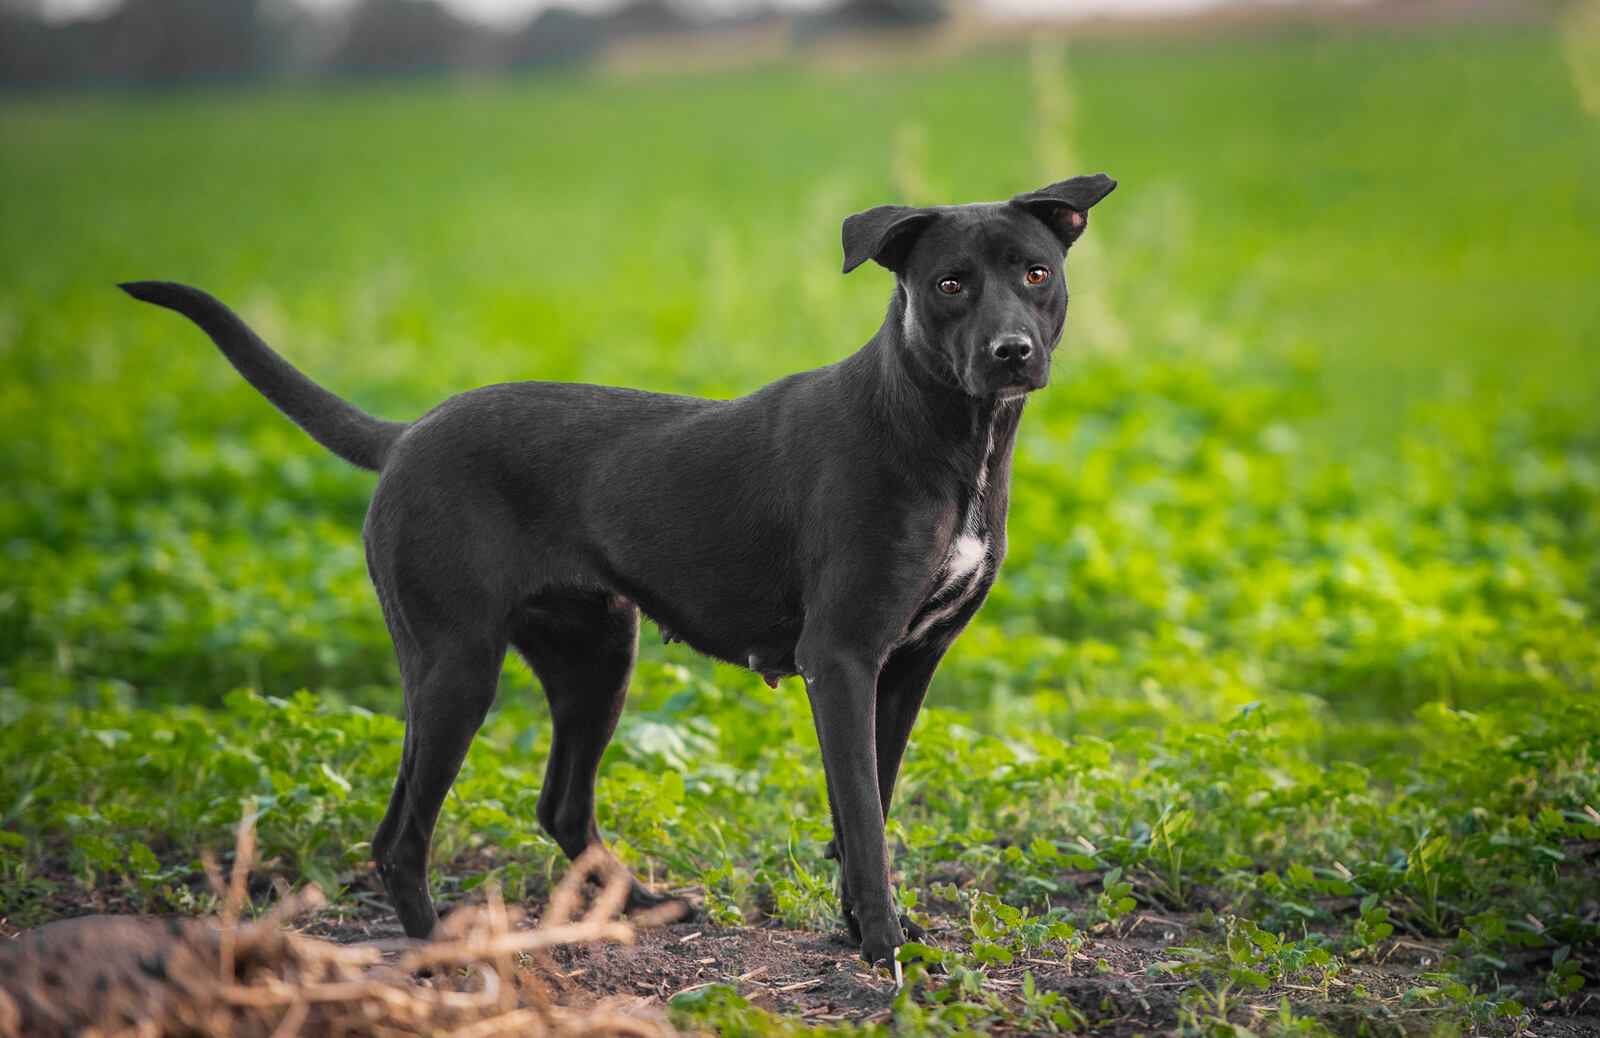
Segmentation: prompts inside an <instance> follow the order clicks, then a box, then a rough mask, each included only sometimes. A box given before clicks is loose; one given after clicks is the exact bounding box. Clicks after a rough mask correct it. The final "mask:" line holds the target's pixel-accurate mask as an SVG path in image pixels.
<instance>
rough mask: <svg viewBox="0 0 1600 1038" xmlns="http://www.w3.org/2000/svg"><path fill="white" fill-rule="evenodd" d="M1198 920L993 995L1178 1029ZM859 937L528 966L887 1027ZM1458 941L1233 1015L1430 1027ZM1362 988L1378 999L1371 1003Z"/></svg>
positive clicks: (678, 928) (635, 997)
mask: <svg viewBox="0 0 1600 1038" xmlns="http://www.w3.org/2000/svg"><path fill="white" fill-rule="evenodd" d="M369 907H370V908H373V909H376V908H379V907H380V906H379V905H378V904H377V903H376V899H373V903H370V904H367V903H364V904H363V910H362V911H361V912H360V913H359V915H356V916H345V917H343V918H340V919H332V918H324V919H321V920H318V921H316V922H314V923H312V924H311V925H309V926H307V927H306V928H305V931H306V932H307V933H309V934H312V935H314V936H320V937H325V938H327V939H330V940H337V941H340V942H341V943H355V942H366V941H378V942H381V943H383V944H385V945H388V944H390V943H393V942H398V941H399V940H400V939H401V937H402V935H401V932H400V930H399V928H398V927H397V926H396V925H394V923H393V921H392V917H391V916H387V914H386V913H385V914H378V913H376V912H375V913H374V914H373V915H371V916H368V915H367V909H368V908H369ZM931 919H932V922H933V926H932V927H931V928H930V929H929V933H928V939H929V941H930V942H931V943H933V944H936V945H938V946H940V947H944V948H959V947H963V941H962V938H961V933H962V930H963V928H962V927H960V926H958V924H957V921H956V920H954V919H952V918H950V917H948V916H939V915H934V916H932V917H931ZM527 925H533V920H532V919H530V920H529V922H528V924H527ZM1192 925H1193V917H1192V916H1183V915H1174V916H1167V915H1158V914H1154V913H1135V914H1134V915H1133V916H1131V917H1129V918H1128V919H1125V920H1123V922H1122V924H1121V926H1120V928H1119V930H1118V931H1117V933H1115V934H1110V933H1107V934H1102V935H1094V936H1091V937H1090V939H1089V940H1087V941H1086V942H1085V944H1084V945H1083V947H1082V949H1081V950H1080V951H1079V952H1078V954H1077V955H1076V957H1075V958H1074V959H1073V960H1072V961H1071V962H1070V963H1066V962H1062V961H1060V960H1059V959H1058V958H1038V959H1026V960H1022V959H1019V960H1018V961H1016V962H1014V963H1012V964H1011V965H1008V966H998V967H990V968H989V969H988V970H987V971H986V972H987V974H988V979H987V980H986V981H985V985H984V986H985V990H986V991H989V992H992V993H995V994H998V995H999V996H1000V997H1001V998H1003V999H1005V1000H1006V1001H1019V1000H1020V997H1021V991H1022V987H1023V978H1024V975H1025V974H1028V973H1031V974H1032V975H1033V980H1034V985H1035V987H1036V988H1037V989H1038V990H1040V991H1057V992H1061V993H1062V994H1063V995H1064V996H1065V998H1066V1000H1067V1001H1068V1002H1070V1003H1071V1005H1072V1006H1073V1008H1075V1009H1076V1010H1077V1011H1078V1012H1080V1013H1082V1014H1083V1015H1084V1017H1086V1018H1087V1020H1088V1028H1087V1032H1086V1033H1092V1034H1095V1035H1106V1036H1112V1038H1123V1036H1127V1038H1132V1036H1135V1035H1157V1034H1170V1033H1173V1032H1174V1030H1175V1029H1176V1028H1177V1027H1178V1024H1179V1014H1180V1010H1181V1006H1182V1000H1181V995H1182V992H1183V991H1184V990H1185V989H1186V988H1192V987H1193V986H1194V982H1193V981H1191V980H1186V979H1177V978H1174V977H1172V976H1170V975H1168V974H1163V973H1158V972H1152V971H1151V970H1150V967H1151V966H1152V965H1153V964H1154V963H1156V962H1158V961H1170V960H1171V959H1172V958H1173V956H1172V954H1171V953H1170V951H1169V949H1170V948H1171V947H1173V946H1174V945H1181V944H1184V943H1185V942H1186V941H1187V940H1189V939H1190V938H1189V936H1188V931H1189V929H1190V928H1191V926H1192ZM847 940H848V938H847V934H846V933H845V931H844V929H843V927H842V926H840V927H831V928H829V929H827V930H819V931H811V930H795V929H789V928H786V927H783V926H781V925H778V924H777V923H775V922H770V921H769V922H766V923H762V924H759V925H755V926H747V927H719V926H712V925H709V924H706V923H704V922H703V921H690V922H680V923H672V924H669V925H665V926H659V927H654V928H651V929H642V930H640V931H638V933H637V939H636V941H635V943H634V944H632V945H622V944H594V945H587V946H580V947H564V948H560V949H557V950H556V951H555V953H554V954H553V955H552V956H551V960H550V961H548V962H546V963H544V964H542V965H541V964H532V963H530V964H529V968H530V969H531V970H532V971H534V972H536V973H537V974H538V975H539V977H540V979H541V981H542V982H543V983H545V984H546V985H548V986H549V987H550V988H551V989H552V990H551V994H552V996H553V997H554V998H555V999H556V1000H557V1001H559V1002H562V1003H563V1004H568V1005H574V1006H581V1005H585V1004H605V1005H608V1006H612V1007H617V1008H622V1009H625V1010H626V1011H628V1012H630V1013H632V1014H636V1015H641V1016H647V1017H648V1016H653V1015H656V1014H664V1013H665V1010H666V1006H667V1003H668V1002H670V1001H671V999H672V998H673V997H674V996H676V995H679V994H682V993H685V992H691V991H696V990H700V989H702V988H705V987H708V986H710V985H712V984H727V985H731V986H733V987H734V988H735V989H736V990H737V991H738V993H739V994H740V995H742V996H743V997H744V998H745V999H747V1000H748V1001H749V1002H751V1003H752V1004H753V1005H755V1006H758V1007H760V1008H762V1009H766V1010H769V1011H772V1012H774V1013H779V1014H782V1015H785V1016H789V1017H796V1018H799V1019H801V1020H803V1021H805V1022H806V1023H811V1024H823V1023H841V1022H851V1023H884V1022H887V1021H888V1020H889V1019H890V1016H891V1007H892V1004H893V1001H894V994H895V989H894V980H893V978H892V977H890V976H889V974H888V972H887V971H886V970H881V969H880V970H879V971H877V972H874V971H871V970H868V969H867V967H866V965H865V964H864V963H862V962H861V960H860V959H859V958H858V957H857V956H856V953H855V949H854V948H852V947H851V946H850V945H849V944H848V943H847ZM1448 943H1449V942H1446V941H1424V940H1408V939H1404V940H1397V941H1392V942H1390V944H1389V946H1388V947H1387V948H1386V954H1385V955H1384V956H1383V957H1382V960H1381V961H1375V962H1363V963H1355V964H1351V965H1349V966H1348V967H1347V968H1346V970H1345V971H1344V972H1343V973H1342V974H1341V976H1340V977H1338V978H1336V979H1335V980H1334V981H1333V982H1332V983H1331V984H1330V986H1329V988H1328V991H1327V993H1326V995H1324V993H1323V992H1322V991H1321V990H1320V989H1316V988H1311V987H1300V986H1293V985H1277V986H1274V987H1272V988H1270V989H1268V990H1266V991H1261V992H1252V993H1250V994H1249V995H1248V996H1241V995H1237V994H1236V995H1235V996H1234V999H1235V1001H1234V1005H1235V1006H1236V1010H1235V1011H1234V1012H1233V1013H1230V1018H1231V1019H1233V1020H1234V1022H1236V1023H1246V1024H1247V1025H1248V1024H1249V1023H1250V1022H1252V1021H1258V1020H1261V1019H1263V1018H1265V1017H1267V1016H1269V1015H1276V1014H1277V1012H1278V1006H1279V1002H1280V1000H1281V999H1282V998H1285V997H1287V998H1288V999H1289V1001H1290V1004H1291V1005H1292V1006H1293V1007H1294V1009H1295V1011H1296V1013H1297V1014H1306V1015H1314V1016H1317V1017H1318V1018H1320V1019H1321V1020H1322V1021H1323V1022H1324V1023H1326V1024H1327V1025H1328V1026H1329V1027H1331V1028H1332V1029H1334V1030H1335V1031H1336V1032H1338V1033H1344V1034H1351V1035H1355V1034H1357V1033H1361V1034H1365V1035H1385V1034H1392V1035H1402V1034H1415V1033H1419V1032H1425V1031H1426V1030H1427V1029H1428V1027H1429V1025H1430V1024H1431V1022H1432V1020H1433V1019H1435V1018H1436V1016H1437V1014H1436V1013H1435V1012H1433V1011H1431V1010H1428V1009H1426V1008H1425V1007H1418V1006H1406V1005H1403V1004H1402V1003H1403V996H1404V994H1405V992H1406V991H1408V990H1409V989H1411V988H1413V987H1415V986H1418V985H1422V984H1427V983H1429V982H1428V981H1427V980H1425V979H1424V978H1423V975H1424V974H1426V973H1428V972H1430V971H1432V970H1435V969H1437V968H1438V963H1439V961H1440V958H1441V957H1442V955H1443V953H1444V951H1445V949H1446V947H1447V946H1448ZM1358 986H1359V987H1361V988H1363V989H1364V990H1365V992H1366V997H1364V998H1363V997H1360V996H1358V994H1357V992H1356V990H1355V989H1356V988H1357V987H1358ZM1547 1014H1548V1015H1542V1016H1541V1017H1540V1019H1539V1020H1537V1021H1536V1023H1535V1024H1534V1026H1533V1027H1532V1028H1530V1029H1529V1030H1527V1031H1524V1032H1522V1033H1523V1034H1526V1035H1531V1036H1550V1038H1580V1036H1590V1038H1593V1036H1600V996H1588V997H1585V996H1583V995H1580V996H1578V997H1577V998H1576V999H1574V1000H1573V1001H1572V1002H1571V1004H1569V1005H1565V1006H1555V1005H1551V1006H1549V1007H1548V1009H1547ZM996 1033H1001V1034H1004V1033H1008V1032H1004V1031H1001V1032H996ZM1015 1033H1022V1032H1015Z"/></svg>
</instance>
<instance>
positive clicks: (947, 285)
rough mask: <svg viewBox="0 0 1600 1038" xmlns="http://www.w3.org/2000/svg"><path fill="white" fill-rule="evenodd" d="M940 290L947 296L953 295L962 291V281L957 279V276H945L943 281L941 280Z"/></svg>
mask: <svg viewBox="0 0 1600 1038" xmlns="http://www.w3.org/2000/svg"><path fill="white" fill-rule="evenodd" d="M939 291H941V292H943V293H944V294H945V295H947V296H953V295H955V294H956V293H958V292H960V291H961V282H959V281H957V280H956V279H955V278H945V279H944V280H943V281H941V282H939Z"/></svg>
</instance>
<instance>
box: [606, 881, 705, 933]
mask: <svg viewBox="0 0 1600 1038" xmlns="http://www.w3.org/2000/svg"><path fill="white" fill-rule="evenodd" d="M623 911H624V912H626V913H627V914H628V915H649V916H650V917H651V922H660V923H686V922H690V921H692V920H695V919H698V918H699V917H700V906H699V905H696V904H695V903H694V902H693V901H690V900H689V899H688V898H684V897H678V896H677V895H675V894H659V893H657V892H656V891H654V890H651V889H650V888H649V887H647V886H645V885H644V884H643V883H640V882H639V881H638V880H634V881H633V885H632V886H631V887H629V888H628V900H627V903H626V904H624V905H623Z"/></svg>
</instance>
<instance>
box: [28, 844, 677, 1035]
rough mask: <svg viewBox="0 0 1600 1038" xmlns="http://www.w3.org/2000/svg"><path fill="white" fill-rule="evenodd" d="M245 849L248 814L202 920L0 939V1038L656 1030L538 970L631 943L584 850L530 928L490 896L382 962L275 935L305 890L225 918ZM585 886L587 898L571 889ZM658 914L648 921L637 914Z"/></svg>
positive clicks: (304, 898) (240, 886)
mask: <svg viewBox="0 0 1600 1038" xmlns="http://www.w3.org/2000/svg"><path fill="white" fill-rule="evenodd" d="M254 855H255V833H254V828H253V826H252V824H251V819H250V818H249V817H247V818H246V819H245V821H244V822H242V823H240V826H239V832H238V840H237V844H236V855H235V861H234V866H233V869H232V872H231V874H230V875H229V876H228V879H227V881H226V882H224V880H223V878H222V875H221V871H220V870H219V869H218V868H217V867H216V865H215V863H214V862H212V861H209V860H208V861H207V862H206V871H207V875H208V877H209V878H210V881H211V884H212V888H213V890H215V891H216V892H217V894H218V896H219V897H220V898H221V899H222V910H221V912H220V913H219V915H218V916H217V917H216V918H215V919H211V920H204V919H189V920H179V919H172V920H168V919H154V918H149V917H116V916H96V917H91V918H87V919H78V920H69V921H66V922H63V923H55V924H52V925H50V926H46V927H43V928H42V929H40V930H37V931H33V932H31V933H26V934H23V935H22V936H21V937H19V938H18V939H17V940H15V941H13V942H10V944H9V945H7V946H5V947H3V948H0V1038H23V1036H26V1038H47V1036H51V1035H84V1036H94V1038H113V1036H116V1038H164V1036H177V1035H215V1036H217V1038H256V1036H261V1038H295V1036H301V1035H319V1036H320V1035H333V1036H339V1035H374V1036H397V1038H398V1036H409V1035H450V1036H454V1038H494V1036H498V1035H518V1036H528V1038H586V1036H602V1035H604V1036H636V1038H662V1036H668V1035H671V1034H673V1033H674V1032H673V1031H672V1029H671V1028H670V1027H668V1026H667V1025H666V1024H665V1023H664V1022H663V1021H661V1020H660V1019H659V1018H643V1017H639V1016H635V1015H629V1014H628V1013H625V1012H623V1011H622V1010H621V1009H620V1008H618V1007H617V1006H615V1005H606V1004H603V1003H602V1004H596V1005H588V1006H582V1007H571V1006H561V1005H558V1004H556V1003H555V1001H554V1000H553V999H552V998H551V996H550V993H549V990H548V989H547V988H546V986H545V985H544V983H543V982H542V980H541V979H540V977H541V974H543V975H546V976H548V975H552V974H554V973H555V972H556V971H555V968H554V964H553V963H552V962H551V961H550V960H549V959H548V958H547V953H548V952H549V951H550V950H551V949H553V948H556V947H559V946H563V945H577V944H587V943H591V942H600V941H611V942H617V943H622V944H630V943H632V942H633V938H634V930H633V927H632V926H630V925H629V924H628V923H626V922H623V921H621V920H619V919H618V918H616V917H617V914H618V913H619V912H620V911H621V909H622V906H623V903H624V901H625V900H626V899H627V894H628V887H629V878H628V875H627V872H626V870H624V869H623V868H622V867H621V866H620V865H618V864H617V862H616V860H615V859H614V858H612V857H611V856H610V855H609V854H607V853H606V852H605V851H604V850H603V849H602V848H598V847H595V848H591V849H590V851H589V852H588V853H586V854H584V855H583V856H582V857H580V858H579V859H578V861H576V862H575V863H574V864H573V866H572V868H571V869H570V870H568V872H567V874H566V875H565V876H564V877H563V878H562V880H561V882H560V883H559V884H558V885H557V886H556V888H555V890H554V891H552V893H551V896H550V903H549V906H548V908H547V910H546V912H545V915H544V918H543V919H542V920H541V921H540V924H539V925H538V926H537V927H533V928H521V929H519V928H518V926H517V923H518V922H519V921H520V916H521V913H520V912H518V911H516V910H514V909H508V908H507V906H506V905H505V904H504V903H503V902H502V901H501V899H500V897H499V894H498V892H497V891H490V893H489V895H488V898H487V902H486V904H484V905H482V906H478V907H472V908H464V909H460V910H458V911H456V912H454V913H452V914H451V915H450V917H449V918H447V919H446V920H445V922H444V923H443V925H442V926H441V928H440V929H441V931H442V933H441V934H440V935H439V936H438V937H437V938H436V939H435V940H433V941H430V942H399V943H400V944H401V945H402V948H403V950H402V952H401V954H400V955H399V957H398V959H397V960H395V961H394V962H392V963H385V962H384V957H383V950H382V949H381V947H380V946H377V945H371V944H368V945H340V944H335V943H332V942H329V941H323V940H317V939H315V938H312V937H307V936H305V935H303V934H299V933H294V932H292V931H289V930H286V929H285V928H284V924H285V923H287V922H288V921H289V920H291V919H293V918H295V917H297V916H300V915H302V914H304V913H305V912H308V911H310V910H313V909H316V908H318V907H320V906H321V905H322V904H324V900H325V899H324V898H323V896H322V893H321V892H320V891H319V890H318V889H317V888H316V887H314V886H310V887H307V888H305V889H304V890H302V891H300V892H298V893H288V892H287V891H283V892H282V893H283V896H282V897H281V898H280V899H279V901H278V903H277V905H276V906H275V907H274V908H273V909H272V910H271V911H270V912H268V913H267V914H265V915H264V916H262V917H261V918H259V919H257V920H255V921H252V922H248V923H244V924H243V925H241V924H240V922H239V920H240V914H241V911H242V910H243V909H244V908H245V906H246V897H247V889H246V888H247V884H246V881H247V879H248V877H249V871H250V867H251V864H252V862H253V860H254ZM590 889H593V890H595V891H596V892H595V893H594V896H593V897H592V899H591V900H589V902H588V904H587V906H585V904H584V901H585V893H586V891H587V890H590ZM641 921H642V922H658V921H662V920H655V919H649V920H641Z"/></svg>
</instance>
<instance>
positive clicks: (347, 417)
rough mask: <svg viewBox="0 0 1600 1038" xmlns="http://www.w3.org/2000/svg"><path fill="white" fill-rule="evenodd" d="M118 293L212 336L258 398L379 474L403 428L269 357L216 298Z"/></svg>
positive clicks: (180, 289) (148, 288)
mask: <svg viewBox="0 0 1600 1038" xmlns="http://www.w3.org/2000/svg"><path fill="white" fill-rule="evenodd" d="M119 287H121V289H122V290H123V291H124V292H126V293H128V294H129V295H130V296H132V297H133V298H135V299H141V300H143V301H144V302H146V303H154V304H155V305H157V306H164V307H166V308H167V309H168V310H176V311H177V312H178V313H180V314H182V315H183V316H185V317H187V318H188V319H189V320H191V321H193V322H194V323H195V324H197V325H199V326H200V328H201V330H202V331H204V332H205V333H206V334H207V335H209V336H211V340H212V341H213V342H215V343H216V344H217V348H218V349H220V350H222V353H223V355H224V356H225V357H227V358H228V360H229V361H231V362H232V364H233V366H234V367H235V368H237V369H238V371H239V374H241V375H243V376H244V378H245V381H246V382H248V383H250V384H251V385H252V386H255V387H256V389H257V390H259V391H260V393H261V395H262V396H264V397H266V398H267V399H268V400H270V401H272V403H273V404H274V405H275V406H276V407H277V408H278V410H280V411H282V412H283V413H284V414H286V415H288V416H289V418H290V419H291V420H293V422H294V423H295V424H296V425H298V426H299V427H300V428H302V429H304V430H305V431H306V432H308V433H310V434H311V438H312V439H313V440H316V441H317V442H318V443H320V444H322V445H323V446H324V447H326V448H328V449H329V450H330V451H332V452H333V453H335V454H337V455H338V456H339V457H341V458H343V459H344V460H345V461H348V462H349V463H350V464H352V465H359V466H361V467H362V468H364V469H378V468H381V467H382V466H383V459H384V458H385V457H386V456H387V455H388V453H389V448H390V447H392V446H393V445H394V441H395V440H397V439H399V438H400V434H401V433H403V432H405V430H406V425H405V423H404V422H386V421H383V420H382V419H380V418H374V417H373V416H372V415H370V414H367V412H365V411H363V410H361V409H360V408H359V407H357V406H355V405H354V404H352V403H350V402H349V401H346V400H341V399H340V398H339V397H337V396H334V395H333V394H332V393H330V392H328V391H327V390H326V389H323V388H322V387H321V386H319V385H317V384H316V383H315V382H313V381H311V380H310V379H309V378H307V377H306V376H305V375H304V374H302V373H301V372H300V371H299V370H298V369H297V368H295V366H294V365H292V364H290V363H289V362H288V361H286V360H284V359H283V358H282V357H280V356H278V354H276V353H275V352H273V350H272V347H270V346H268V345H267V344H266V343H264V342H262V341H261V337H260V336H258V335H257V334H256V333H255V332H253V331H251V330H250V326H249V325H247V324H245V323H244V321H243V320H241V319H240V318H239V315H238V314H236V313H234V312H233V311H232V310H229V309H228V308H227V307H226V306H224V305H223V304H222V303H221V302H220V301H218V300H217V299H215V298H214V297H212V296H210V295H208V294H206V293H205V292H202V291H200V290H199V289H198V288H190V287H189V286H188V285H179V284H175V283H174V282H171V281H129V282H126V283H124V284H122V285H121V286H119Z"/></svg>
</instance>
